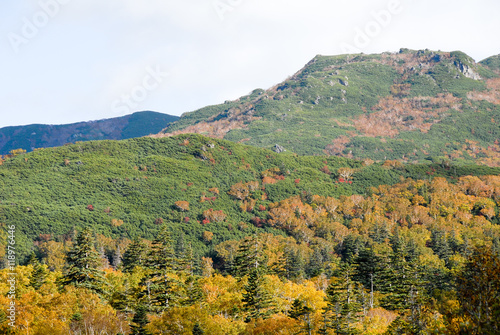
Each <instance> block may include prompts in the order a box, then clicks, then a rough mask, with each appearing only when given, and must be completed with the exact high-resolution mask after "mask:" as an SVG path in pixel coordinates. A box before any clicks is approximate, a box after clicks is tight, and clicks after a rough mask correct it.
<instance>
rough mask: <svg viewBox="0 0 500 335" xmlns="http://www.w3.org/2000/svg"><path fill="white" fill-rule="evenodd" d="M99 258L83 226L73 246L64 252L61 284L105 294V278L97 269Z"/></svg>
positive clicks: (87, 230)
mask: <svg viewBox="0 0 500 335" xmlns="http://www.w3.org/2000/svg"><path fill="white" fill-rule="evenodd" d="M100 265H101V259H100V257H99V253H98V252H97V251H96V250H95V248H94V239H93V236H92V232H91V230H90V229H89V228H85V229H84V230H83V231H82V232H80V233H79V234H78V235H77V237H76V242H75V244H74V245H73V248H72V249H71V250H70V251H69V252H68V253H67V254H66V270H65V276H64V278H63V279H62V281H61V283H62V284H63V285H69V284H71V285H75V286H77V287H84V288H87V289H90V290H92V291H94V292H96V293H98V294H106V293H107V291H106V286H107V283H106V279H105V278H104V272H103V271H102V270H100V269H99V267H100Z"/></svg>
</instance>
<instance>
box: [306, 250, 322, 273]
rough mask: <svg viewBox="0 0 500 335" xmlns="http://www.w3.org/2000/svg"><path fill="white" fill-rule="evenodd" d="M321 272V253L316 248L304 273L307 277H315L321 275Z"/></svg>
mask: <svg viewBox="0 0 500 335" xmlns="http://www.w3.org/2000/svg"><path fill="white" fill-rule="evenodd" d="M323 271H324V269H323V254H322V253H321V249H320V248H319V247H316V248H314V252H313V254H312V256H311V259H310V260H309V263H308V264H307V270H306V272H307V275H308V276H309V277H316V276H319V275H320V274H322V273H323Z"/></svg>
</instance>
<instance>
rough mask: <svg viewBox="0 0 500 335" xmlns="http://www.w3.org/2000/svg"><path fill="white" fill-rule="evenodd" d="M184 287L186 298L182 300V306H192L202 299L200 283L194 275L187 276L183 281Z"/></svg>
mask: <svg viewBox="0 0 500 335" xmlns="http://www.w3.org/2000/svg"><path fill="white" fill-rule="evenodd" d="M184 287H185V288H186V296H187V297H186V299H184V301H183V302H182V305H184V306H192V305H194V304H196V303H199V302H200V301H202V299H203V290H202V287H201V285H200V282H199V280H198V278H196V277H194V276H189V277H188V278H187V279H186V281H185V283H184Z"/></svg>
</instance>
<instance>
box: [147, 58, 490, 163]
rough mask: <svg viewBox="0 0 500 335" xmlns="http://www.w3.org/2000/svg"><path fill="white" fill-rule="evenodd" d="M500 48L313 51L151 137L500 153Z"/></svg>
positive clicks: (482, 159) (405, 155)
mask: <svg viewBox="0 0 500 335" xmlns="http://www.w3.org/2000/svg"><path fill="white" fill-rule="evenodd" d="M499 74H500V58H499V56H493V57H490V58H488V59H485V60H484V61H482V62H479V63H476V62H475V61H474V60H473V59H472V58H471V57H469V56H468V55H466V54H464V53H463V52H460V51H454V52H441V51H439V52H437V51H430V50H418V51H416V50H409V49H401V50H400V51H399V52H398V53H382V54H374V55H365V54H356V55H340V56H316V57H315V58H314V59H312V60H311V61H310V62H309V63H308V64H307V65H306V66H305V67H304V68H302V69H301V70H300V71H298V72H297V73H296V74H295V75H293V76H291V77H290V78H288V79H287V80H285V81H284V82H282V83H280V84H278V85H276V86H274V87H272V88H270V89H268V90H262V89H256V90H254V91H253V92H252V93H251V94H249V95H246V96H243V97H241V98H239V99H238V100H235V101H226V102H225V103H223V104H220V105H215V106H208V107H205V108H202V109H199V110H197V111H194V112H190V113H185V114H184V115H182V117H181V119H180V120H179V121H177V122H175V123H174V124H172V125H171V126H169V127H168V128H167V129H165V130H163V131H162V132H160V133H159V134H157V135H154V136H155V137H164V136H172V135H176V134H180V133H200V134H204V135H208V136H211V137H216V138H224V139H228V140H231V141H236V142H241V143H246V144H251V145H256V146H260V147H265V148H273V147H275V146H276V144H278V145H280V146H282V147H283V148H284V149H286V150H289V151H293V152H296V153H298V154H301V155H318V154H328V155H336V156H342V157H352V158H359V159H364V158H371V159H375V160H380V161H382V160H400V161H404V162H422V161H424V160H439V161H454V162H465V161H476V162H479V163H482V164H487V165H496V164H498V163H497V162H498V160H497V159H496V158H499V157H500V146H499V145H498V143H499V140H500V129H499V125H498V122H500V119H499V117H498V115H499V112H500V106H499V104H500V75H499Z"/></svg>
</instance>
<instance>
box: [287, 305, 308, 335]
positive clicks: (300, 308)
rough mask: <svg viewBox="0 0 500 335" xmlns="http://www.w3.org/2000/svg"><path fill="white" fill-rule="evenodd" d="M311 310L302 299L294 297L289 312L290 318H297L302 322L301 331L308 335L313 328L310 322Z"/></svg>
mask: <svg viewBox="0 0 500 335" xmlns="http://www.w3.org/2000/svg"><path fill="white" fill-rule="evenodd" d="M312 311H313V309H312V308H311V307H309V306H306V305H304V303H303V301H302V300H300V299H295V300H294V301H293V304H292V309H291V310H290V314H289V316H290V317H291V318H292V319H295V320H299V321H301V322H303V323H304V326H303V327H301V331H304V332H305V333H306V334H308V335H311V334H312V330H313V326H312V322H311V313H312Z"/></svg>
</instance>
